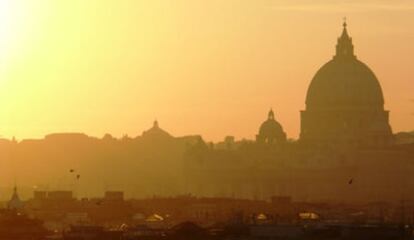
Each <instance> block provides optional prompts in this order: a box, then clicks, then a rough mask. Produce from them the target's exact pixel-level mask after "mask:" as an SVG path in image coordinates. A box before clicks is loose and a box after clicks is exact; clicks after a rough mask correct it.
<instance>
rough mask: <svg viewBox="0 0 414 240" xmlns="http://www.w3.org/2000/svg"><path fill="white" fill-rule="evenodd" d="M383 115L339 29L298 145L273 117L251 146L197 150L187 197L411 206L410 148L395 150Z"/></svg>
mask: <svg viewBox="0 0 414 240" xmlns="http://www.w3.org/2000/svg"><path fill="white" fill-rule="evenodd" d="M388 114H389V113H388V111H386V110H384V97H383V93H382V89H381V86H380V83H379V81H378V79H377V78H376V76H375V74H374V73H373V72H372V71H371V70H370V69H369V68H368V66H366V65H365V64H364V63H363V62H361V61H359V60H358V59H357V57H356V56H355V54H354V47H353V44H352V38H351V37H350V36H349V35H348V32H347V25H346V23H344V24H343V30H342V35H341V36H340V37H339V38H338V42H337V46H336V54H335V56H334V57H333V59H332V60H330V61H329V62H328V63H326V64H325V65H323V66H322V67H321V68H320V69H319V70H318V71H317V73H316V74H315V76H314V77H313V79H312V81H311V83H310V86H309V89H308V92H307V96H306V109H305V110H304V111H302V112H301V134H300V139H299V140H298V141H286V134H285V133H284V131H283V128H282V126H281V125H280V124H279V123H278V122H277V121H276V120H275V117H274V112H273V111H270V112H269V114H268V119H267V120H266V121H265V122H264V123H263V124H262V125H261V126H260V129H259V134H258V135H257V137H256V141H255V142H254V141H241V142H234V143H233V145H234V146H237V147H229V148H227V149H223V148H220V149H218V148H215V146H213V147H208V145H207V144H204V145H203V144H201V143H198V144H197V145H194V146H193V148H192V149H190V150H189V151H188V152H187V154H186V156H185V158H186V160H185V165H186V168H185V169H186V171H185V173H186V183H187V184H186V191H188V192H190V193H194V194H196V195H201V196H211V197H218V196H226V197H236V198H249V199H271V198H272V196H290V197H292V199H294V200H295V201H341V202H344V201H345V202H346V201H352V202H361V201H362V202H370V201H394V202H398V201H401V199H411V196H410V192H414V177H412V174H411V173H412V172H413V171H414V162H413V161H412V160H413V159H414V154H413V153H414V151H413V145H412V144H397V142H398V141H395V136H394V135H393V133H392V130H391V126H390V124H389V119H388ZM400 135H401V134H400ZM399 139H401V137H399ZM407 139H408V140H409V138H406V139H405V140H404V142H405V143H407V141H408V140H407ZM399 141H400V140H399Z"/></svg>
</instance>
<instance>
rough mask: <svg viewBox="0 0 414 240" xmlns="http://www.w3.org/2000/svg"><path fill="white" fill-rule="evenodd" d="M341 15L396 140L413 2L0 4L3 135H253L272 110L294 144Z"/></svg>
mask: <svg viewBox="0 0 414 240" xmlns="http://www.w3.org/2000/svg"><path fill="white" fill-rule="evenodd" d="M360 2H364V3H360ZM343 16H346V17H347V19H348V26H349V27H348V29H349V33H350V35H351V36H352V37H353V39H354V44H355V52H356V55H357V56H358V58H359V59H361V60H362V61H364V62H365V63H367V64H368V65H369V66H370V67H371V68H372V70H373V71H374V72H375V73H376V75H377V77H378V79H379V80H380V82H381V84H382V87H383V91H384V94H385V100H386V108H387V109H388V110H390V111H391V115H390V116H391V124H392V126H393V129H394V131H401V130H412V129H414V124H413V119H414V115H413V112H414V102H413V99H414V94H413V92H414V85H413V81H414V80H413V79H414V68H413V60H412V56H414V44H413V43H414V27H413V26H414V2H413V1H410V0H407V1H403V0H395V1H381V0H366V1H353V0H350V1H337V0H326V1H323V0H317V1H315V0H312V1H310V0H297V1H293V0H284V1H277V0H255V1H251V0H225V1H223V0H209V1H201V0H200V1H198V0H151V1H144V0H142V1H141V0H88V1H85V0H72V1H55V0H37V1H32V0H13V1H12V0H0V135H1V136H3V137H7V138H10V137H12V136H16V137H17V138H18V139H23V138H40V137H43V136H44V135H45V134H48V133H53V132H85V133H87V134H89V135H92V136H98V137H101V136H103V135H104V133H111V134H112V135H114V136H116V137H120V136H122V135H123V134H128V135H130V136H136V135H139V134H141V132H142V131H143V130H145V129H147V128H149V127H150V126H151V124H152V121H153V120H154V119H155V118H156V119H158V120H159V122H160V125H161V127H162V128H164V129H166V130H167V131H169V132H170V133H171V134H173V135H176V136H180V135H186V134H202V135H203V136H204V137H205V138H206V139H208V140H221V139H222V138H224V136H226V135H234V136H236V137H237V138H243V137H244V138H254V136H255V134H256V132H257V130H258V127H259V125H260V124H261V122H262V121H263V120H265V118H266V115H267V111H268V109H269V108H270V107H273V108H274V110H275V112H276V117H277V119H278V120H279V121H280V122H281V123H282V125H283V126H284V128H285V131H286V132H287V134H288V136H289V137H297V136H298V132H299V126H300V119H299V111H300V110H302V109H304V107H305V106H304V102H305V94H306V90H307V87H308V84H309V82H310V80H311V78H312V77H313V74H314V73H315V72H316V71H317V70H318V68H319V67H320V66H321V65H322V64H324V63H325V62H326V61H328V60H329V59H330V58H331V57H332V56H333V54H334V47H335V44H336V38H337V37H338V36H339V35H340V33H341V24H342V18H343Z"/></svg>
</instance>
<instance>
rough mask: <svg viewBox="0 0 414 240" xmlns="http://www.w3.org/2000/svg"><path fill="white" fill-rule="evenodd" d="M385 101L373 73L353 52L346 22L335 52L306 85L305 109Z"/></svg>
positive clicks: (371, 105) (377, 105)
mask: <svg viewBox="0 0 414 240" xmlns="http://www.w3.org/2000/svg"><path fill="white" fill-rule="evenodd" d="M383 105H384V97H383V94H382V90H381V86H380V84H379V82H378V80H377V77H376V76H375V74H374V73H373V72H372V71H371V69H369V67H368V66H367V65H365V64H364V63H363V62H361V61H359V60H358V59H357V58H356V56H355V55H354V46H353V44H352V38H351V37H349V35H348V32H347V29H346V23H344V29H343V32H342V35H341V36H340V37H339V38H338V44H337V45H336V55H335V56H334V58H333V59H332V60H331V61H329V62H328V63H326V64H325V65H324V66H322V68H320V69H319V71H318V72H317V73H316V74H315V76H314V77H313V79H312V82H311V84H310V86H309V89H308V94H307V98H306V107H307V109H321V108H322V109H330V108H332V107H334V108H335V109H338V108H349V107H351V108H367V107H368V108H380V109H382V108H383Z"/></svg>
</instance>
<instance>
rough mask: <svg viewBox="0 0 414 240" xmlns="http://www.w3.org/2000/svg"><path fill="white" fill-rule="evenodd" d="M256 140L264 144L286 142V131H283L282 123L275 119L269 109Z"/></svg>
mask: <svg viewBox="0 0 414 240" xmlns="http://www.w3.org/2000/svg"><path fill="white" fill-rule="evenodd" d="M256 141H257V142H259V143H266V144H284V143H285V142H286V133H285V132H284V131H283V128H282V125H280V123H279V122H277V121H276V119H275V114H274V112H273V110H272V109H270V111H269V114H268V117H267V120H266V121H265V122H263V123H262V125H261V126H260V129H259V134H257V136H256Z"/></svg>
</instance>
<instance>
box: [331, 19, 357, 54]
mask: <svg viewBox="0 0 414 240" xmlns="http://www.w3.org/2000/svg"><path fill="white" fill-rule="evenodd" d="M342 26H343V30H342V34H341V36H340V37H339V38H338V43H337V44H336V55H335V57H334V59H336V58H342V59H343V58H355V55H354V45H353V44H352V38H351V37H350V36H349V34H348V31H347V26H348V24H347V23H346V18H344V22H343V23H342Z"/></svg>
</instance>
